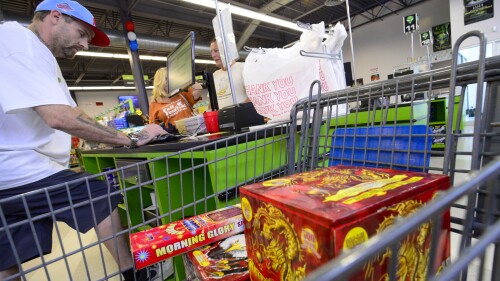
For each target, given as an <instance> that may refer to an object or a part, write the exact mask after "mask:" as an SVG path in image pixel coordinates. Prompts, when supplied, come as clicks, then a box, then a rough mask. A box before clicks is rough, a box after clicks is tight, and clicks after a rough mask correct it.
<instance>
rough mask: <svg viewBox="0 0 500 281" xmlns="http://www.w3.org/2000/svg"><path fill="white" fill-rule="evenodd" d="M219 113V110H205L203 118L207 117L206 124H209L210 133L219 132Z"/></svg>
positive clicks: (208, 130)
mask: <svg viewBox="0 0 500 281" xmlns="http://www.w3.org/2000/svg"><path fill="white" fill-rule="evenodd" d="M217 114H218V113H217V111H205V112H203V118H205V126H207V132H209V133H217V132H219V117H218V115H217Z"/></svg>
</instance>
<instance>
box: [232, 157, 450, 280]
mask: <svg viewBox="0 0 500 281" xmlns="http://www.w3.org/2000/svg"><path fill="white" fill-rule="evenodd" d="M449 186H450V182H449V178H448V176H445V175H438V174H425V173H417V172H406V171H396V170H389V169H377V168H361V167H342V166H337V167H330V168H325V169H320V170H315V171H311V172H305V173H300V174H295V175H292V176H288V177H283V178H278V179H273V180H268V181H264V182H262V183H257V184H253V185H248V186H244V187H242V188H240V192H241V206H242V210H243V217H244V222H245V237H246V243H247V251H248V264H249V270H250V277H251V279H252V280H300V279H302V278H303V277H304V276H306V275H307V274H308V273H309V272H311V271H313V270H314V269H316V268H318V267H319V266H320V265H322V264H324V263H326V262H327V261H329V260H331V259H333V258H334V257H335V256H337V255H339V254H340V253H341V252H342V251H343V250H346V249H351V248H353V247H355V246H356V245H358V244H360V243H362V242H364V241H366V240H367V239H368V237H370V236H373V235H375V234H377V233H379V232H381V231H382V230H385V229H387V228H388V227H389V226H390V225H391V224H393V222H394V221H395V219H396V218H397V217H402V216H407V215H409V214H412V213H413V212H415V211H416V210H417V208H419V207H421V206H422V205H423V204H424V203H425V202H428V201H429V200H431V199H432V198H433V197H434V196H435V195H436V192H437V191H439V190H445V189H448V188H449ZM432 227H435V226H431V225H430V223H428V224H425V225H424V226H422V227H420V228H419V229H418V231H416V232H415V233H414V234H413V235H411V236H410V237H408V238H407V239H406V240H404V243H403V245H402V252H401V253H400V260H401V261H402V260H404V261H405V263H404V264H402V266H401V269H400V271H399V272H398V274H406V275H405V276H406V277H407V278H403V277H402V276H399V277H400V279H401V280H420V279H419V276H420V277H422V280H424V279H425V272H424V271H425V266H426V265H425V262H422V261H425V260H426V259H427V257H428V256H427V255H428V251H429V240H430V237H431V235H430V233H431V232H430V230H431V228H432ZM438 227H439V228H441V229H444V230H445V235H446V237H447V238H446V239H444V240H445V241H444V242H443V243H441V244H440V249H439V251H438V261H439V262H440V263H441V265H443V264H445V262H446V259H447V258H448V257H449V229H450V217H449V211H448V212H447V213H446V214H445V215H444V218H443V223H442V225H439V226H438ZM389 257H390V254H389V253H386V254H384V255H380V256H379V257H376V258H374V260H372V261H371V262H370V263H368V264H367V265H366V266H365V267H364V269H363V271H362V272H359V273H358V274H356V276H355V277H354V278H353V279H352V280H384V278H385V277H386V272H385V270H386V264H387V262H389Z"/></svg>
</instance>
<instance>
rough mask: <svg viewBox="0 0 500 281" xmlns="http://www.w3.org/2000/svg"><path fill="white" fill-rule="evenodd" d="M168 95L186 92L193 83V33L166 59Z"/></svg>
mask: <svg viewBox="0 0 500 281" xmlns="http://www.w3.org/2000/svg"><path fill="white" fill-rule="evenodd" d="M167 70H168V72H167V82H168V93H169V95H170V96H171V95H175V94H176V93H178V92H179V91H182V90H186V89H187V88H188V87H189V86H191V85H193V84H194V82H195V68H194V32H193V31H191V32H190V33H189V34H188V36H186V38H184V40H182V42H180V43H179V45H177V47H176V48H175V49H174V51H173V52H172V53H170V55H168V57H167Z"/></svg>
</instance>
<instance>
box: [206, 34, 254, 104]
mask: <svg viewBox="0 0 500 281" xmlns="http://www.w3.org/2000/svg"><path fill="white" fill-rule="evenodd" d="M210 54H211V55H212V59H213V60H214V61H215V65H216V66H217V67H218V68H220V69H219V70H217V71H215V72H214V74H213V76H214V84H215V91H216V92H217V103H218V105H219V108H224V107H227V106H230V105H233V104H234V101H233V96H232V95H231V85H230V83H229V75H228V71H227V69H226V68H225V67H224V65H223V64H222V60H221V57H220V53H219V47H218V45H217V41H216V40H215V38H214V39H212V41H210ZM230 67H231V74H232V77H233V87H234V91H235V92H236V93H235V96H236V102H237V103H244V102H250V99H249V98H248V96H247V93H246V91H245V84H244V81H243V67H244V64H243V63H241V62H236V61H232V62H231V65H230Z"/></svg>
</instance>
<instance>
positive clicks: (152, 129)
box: [137, 124, 167, 146]
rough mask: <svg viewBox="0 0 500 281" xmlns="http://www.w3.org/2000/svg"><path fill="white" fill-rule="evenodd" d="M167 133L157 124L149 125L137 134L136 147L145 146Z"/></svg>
mask: <svg viewBox="0 0 500 281" xmlns="http://www.w3.org/2000/svg"><path fill="white" fill-rule="evenodd" d="M166 133H167V131H165V130H163V128H162V127H161V126H160V125H158V124H149V125H146V126H145V127H144V129H142V130H141V131H139V132H138V133H137V138H138V139H139V141H138V142H137V145H138V146H141V145H145V144H147V143H148V142H150V141H151V140H152V139H153V138H154V137H156V136H159V135H163V134H166Z"/></svg>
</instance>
